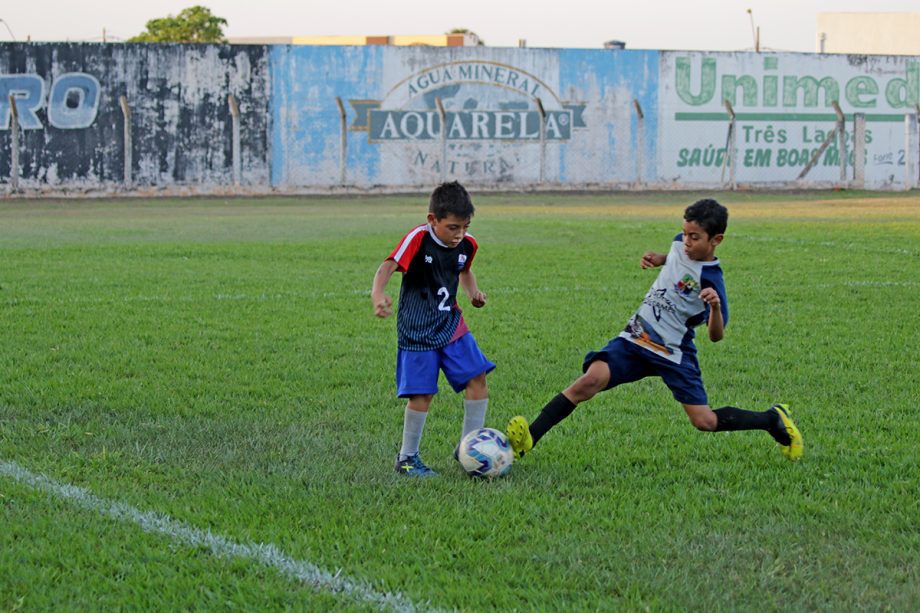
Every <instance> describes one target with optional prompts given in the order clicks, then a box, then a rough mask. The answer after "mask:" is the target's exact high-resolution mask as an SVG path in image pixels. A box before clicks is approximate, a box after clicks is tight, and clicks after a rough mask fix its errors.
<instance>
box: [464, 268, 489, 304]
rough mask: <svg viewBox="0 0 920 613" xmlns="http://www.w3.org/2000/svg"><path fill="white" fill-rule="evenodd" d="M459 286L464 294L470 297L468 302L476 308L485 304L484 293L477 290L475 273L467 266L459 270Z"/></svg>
mask: <svg viewBox="0 0 920 613" xmlns="http://www.w3.org/2000/svg"><path fill="white" fill-rule="evenodd" d="M460 286H461V287H462V288H463V291H465V292H466V295H467V296H469V297H470V303H471V304H472V305H473V306H474V307H476V308H477V309H481V308H482V307H484V306H486V295H485V294H484V293H482V292H481V291H480V290H479V284H478V283H476V275H475V274H473V271H472V270H470V269H469V268H467V269H466V270H461V271H460Z"/></svg>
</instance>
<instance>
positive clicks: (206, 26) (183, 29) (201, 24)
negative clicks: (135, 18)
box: [128, 5, 227, 43]
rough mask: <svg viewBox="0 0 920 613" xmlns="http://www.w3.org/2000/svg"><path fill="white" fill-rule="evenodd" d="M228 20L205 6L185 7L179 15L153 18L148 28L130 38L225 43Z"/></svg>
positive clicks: (137, 41) (135, 41) (145, 40)
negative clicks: (225, 29)
mask: <svg viewBox="0 0 920 613" xmlns="http://www.w3.org/2000/svg"><path fill="white" fill-rule="evenodd" d="M226 25H227V20H226V19H224V18H223V17H218V16H216V15H213V14H211V9H209V8H207V7H204V6H200V5H199V6H192V7H189V8H187V9H183V10H182V11H181V12H180V13H179V14H178V15H176V16H172V15H169V16H168V17H161V18H160V19H151V20H150V21H148V22H147V30H146V31H145V32H142V33H140V34H138V35H137V36H135V37H133V38H130V39H128V42H130V43H223V42H226V39H225V38H224V26H226Z"/></svg>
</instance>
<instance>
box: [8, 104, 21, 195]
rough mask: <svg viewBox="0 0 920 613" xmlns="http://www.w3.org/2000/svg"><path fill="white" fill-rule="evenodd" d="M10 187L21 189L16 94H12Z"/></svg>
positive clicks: (14, 189)
mask: <svg viewBox="0 0 920 613" xmlns="http://www.w3.org/2000/svg"><path fill="white" fill-rule="evenodd" d="M10 114H11V115H12V121H11V123H10V130H11V132H10V136H11V138H10V188H11V189H12V190H13V191H14V192H17V191H19V110H18V109H17V108H16V96H14V95H13V94H10Z"/></svg>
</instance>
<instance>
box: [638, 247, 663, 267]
mask: <svg viewBox="0 0 920 613" xmlns="http://www.w3.org/2000/svg"><path fill="white" fill-rule="evenodd" d="M667 259H668V254H666V253H656V252H654V251H646V252H645V253H643V254H642V260H640V261H639V265H640V266H641V267H642V268H655V267H656V266H664V263H665V262H666V261H667Z"/></svg>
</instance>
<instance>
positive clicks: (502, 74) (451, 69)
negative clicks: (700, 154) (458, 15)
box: [271, 46, 658, 188]
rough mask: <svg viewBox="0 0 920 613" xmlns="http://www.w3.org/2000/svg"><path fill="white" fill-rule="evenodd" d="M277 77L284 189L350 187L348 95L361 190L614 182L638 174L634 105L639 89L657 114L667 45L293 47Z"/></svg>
mask: <svg viewBox="0 0 920 613" xmlns="http://www.w3.org/2000/svg"><path fill="white" fill-rule="evenodd" d="M271 73H272V81H273V83H272V93H273V95H272V116H273V118H274V122H273V126H272V154H273V155H272V184H273V185H274V186H276V187H279V188H297V187H316V186H329V185H335V184H336V183H338V182H339V180H340V177H341V170H342V169H341V164H340V160H341V145H340V130H341V121H340V117H339V114H338V111H337V107H336V103H335V98H336V96H338V97H339V98H340V99H342V101H343V102H344V103H345V106H346V111H347V114H348V117H347V124H348V125H347V127H348V136H347V145H346V148H347V158H346V159H347V163H346V168H345V175H346V181H345V182H346V184H347V185H353V186H359V187H367V188H371V187H374V186H378V185H379V186H392V187H403V186H426V185H431V184H432V183H435V182H437V181H439V180H440V179H441V177H443V176H446V177H451V178H458V179H461V180H463V181H465V182H467V183H470V184H479V185H494V186H503V185H504V186H521V187H523V186H527V185H530V184H533V183H534V182H536V181H539V180H540V179H541V177H542V178H543V179H544V181H545V182H548V183H557V184H564V183H576V184H613V183H618V182H629V181H632V180H633V179H634V175H635V167H636V164H635V161H634V160H632V159H630V156H629V155H628V152H629V151H630V150H631V149H632V148H633V146H634V143H633V142H632V139H633V138H634V134H633V131H632V130H631V123H630V122H631V121H633V118H632V117H631V116H630V109H631V108H632V100H633V98H637V99H639V100H640V101H641V103H642V104H643V106H644V107H646V108H647V109H648V110H649V111H650V114H653V108H654V105H655V91H656V83H657V75H658V54H657V52H642V51H636V52H633V51H618V52H611V51H607V50H548V49H543V50H530V49H496V48H450V49H443V48H440V49H439V48H419V47H292V46H279V47H274V48H273V49H272V51H271ZM637 84H638V85H639V87H636V85H637ZM437 100H440V101H441V104H442V106H443V108H444V113H445V115H444V120H443V123H444V127H443V129H444V130H446V135H447V136H446V144H444V143H442V141H441V138H442V125H441V124H442V118H441V113H440V111H439V109H438V106H437ZM541 105H542V107H543V111H544V113H545V130H544V132H543V134H542V139H543V142H545V144H544V145H542V146H541V131H540V111H539V109H540V106H541ZM649 123H650V124H651V126H650V127H651V128H652V129H654V126H655V123H654V120H652V121H651V122H647V127H649ZM648 140H649V141H651V140H652V139H651V138H649V139H648ZM653 151H654V149H652V152H653Z"/></svg>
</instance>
